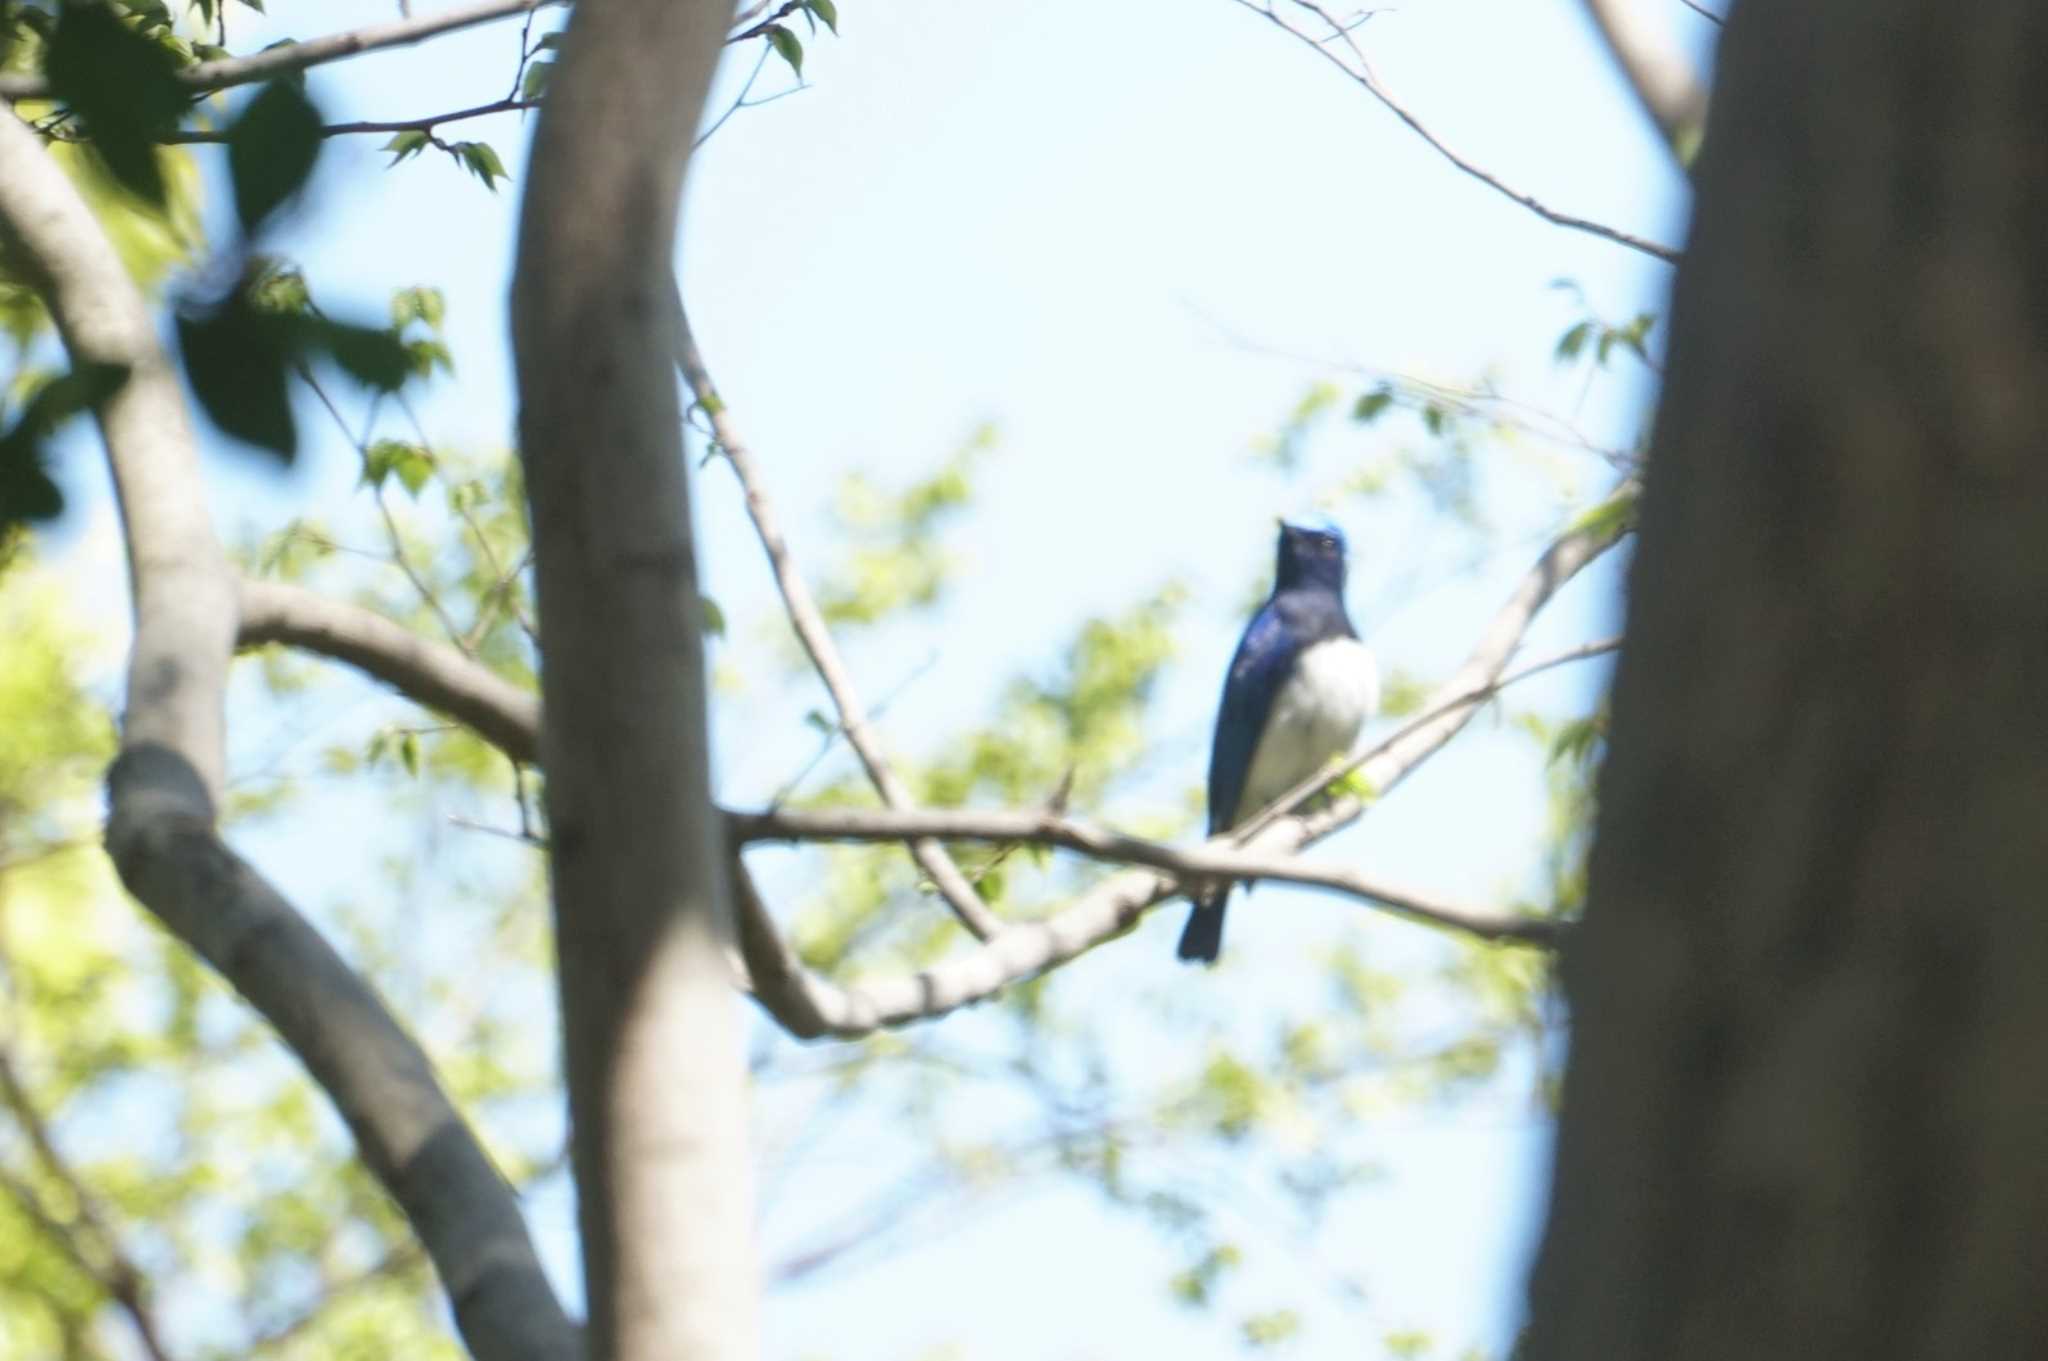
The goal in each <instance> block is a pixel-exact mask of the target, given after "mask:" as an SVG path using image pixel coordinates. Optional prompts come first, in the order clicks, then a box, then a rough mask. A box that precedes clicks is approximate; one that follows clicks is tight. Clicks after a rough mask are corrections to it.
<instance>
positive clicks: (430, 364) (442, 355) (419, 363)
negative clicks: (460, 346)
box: [405, 340, 455, 378]
mask: <svg viewBox="0 0 2048 1361" xmlns="http://www.w3.org/2000/svg"><path fill="white" fill-rule="evenodd" d="M405 353H406V362H407V363H408V364H410V365H411V366H412V372H413V376H414V377H415V378H431V377H433V374H434V370H435V369H440V370H441V371H442V372H443V373H453V372H455V359H454V357H453V356H451V355H450V354H449V353H448V347H447V346H446V345H444V344H442V343H441V342H440V341H438V340H408V341H406V342H405Z"/></svg>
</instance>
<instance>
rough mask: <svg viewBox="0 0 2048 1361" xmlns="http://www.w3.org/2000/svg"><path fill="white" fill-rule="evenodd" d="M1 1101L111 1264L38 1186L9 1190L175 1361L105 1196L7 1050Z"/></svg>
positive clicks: (162, 1357) (148, 1342)
mask: <svg viewBox="0 0 2048 1361" xmlns="http://www.w3.org/2000/svg"><path fill="white" fill-rule="evenodd" d="M0 1103H4V1104H5V1105H6V1107H7V1108H8V1109H9V1110H11V1111H13V1112H14V1118H15V1119H16V1120H18V1121H20V1122H21V1127H22V1130H23V1131H24V1132H25V1133H26V1134H27V1135H28V1141H29V1146H30V1147H31V1148H33V1149H34V1150H35V1153H36V1159H37V1161H39V1162H41V1163H42V1165H43V1170H44V1171H46V1172H48V1173H49V1174H50V1175H51V1176H52V1177H54V1178H55V1179H56V1180H57V1182H58V1183H59V1184H60V1185H62V1186H63V1188H64V1191H65V1194H66V1195H68V1196H69V1197H70V1199H71V1204H72V1212H73V1214H74V1215H75V1216H76V1218H77V1222H78V1223H79V1224H81V1225H83V1226H84V1228H85V1230H86V1231H87V1233H88V1234H89V1235H90V1236H91V1237H92V1238H93V1240H94V1241H95V1242H96V1243H97V1245H98V1251H99V1255H100V1256H101V1257H103V1258H105V1259H106V1260H105V1263H104V1264H103V1265H102V1264H100V1263H96V1262H94V1261H93V1260H92V1259H91V1257H90V1255H89V1254H87V1252H86V1251H85V1248H84V1246H83V1245H82V1244H80V1243H79V1242H78V1241H77V1239H76V1237H75V1236H74V1235H73V1234H72V1232H71V1227H70V1226H69V1225H66V1224H62V1223H59V1222H58V1221H57V1220H56V1219H55V1218H54V1217H53V1216H52V1215H50V1213H49V1212H48V1211H47V1210H46V1209H45V1208H44V1206H43V1203H42V1199H41V1197H39V1196H37V1195H36V1193H35V1190H34V1188H33V1187H31V1186H28V1185H26V1184H21V1183H12V1182H10V1185H9V1188H8V1189H9V1190H11V1191H12V1192H13V1193H14V1197H15V1199H16V1200H18V1201H20V1202H21V1206H22V1209H23V1210H24V1211H26V1212H27V1213H28V1214H30V1215H32V1216H33V1217H35V1218H36V1219H37V1220H39V1221H40V1222H41V1224H42V1228H43V1231H44V1232H45V1233H46V1234H48V1235H49V1236H50V1237H51V1238H52V1239H54V1240H55V1241H56V1242H57V1244H58V1245H59V1246H60V1247H61V1248H62V1249H63V1250H64V1252H65V1254H66V1255H67V1256H69V1257H70V1258H71V1260H72V1263H73V1264H74V1265H75V1266H77V1267H78V1269H79V1270H80V1271H83V1272H84V1273H85V1274H86V1275H88V1276H90V1277H92V1278H93V1280H95V1281H97V1282H98V1283H99V1287H100V1289H102V1290H104V1291H106V1292H107V1295H108V1297H109V1298H110V1299H112V1300H113V1301H114V1303H116V1304H117V1305H119V1306H120V1307H121V1311H122V1312H123V1313H125V1314H127V1315H128V1318H129V1321H130V1322H131V1323H133V1324H134V1325H135V1333H136V1337H137V1339H138V1340H139V1341H140V1342H141V1343H142V1349H143V1351H144V1352H146V1353H148V1355H149V1357H150V1361H169V1356H170V1353H168V1352H167V1351H165V1350H164V1345H163V1339H162V1335H161V1332H160V1330H159V1329H158V1327H157V1322H156V1316H155V1314H154V1313H153V1312H152V1311H151V1309H150V1307H149V1300H148V1292H147V1289H146V1286H147V1282H146V1280H145V1278H144V1277H143V1274H142V1272H141V1270H140V1269H139V1268H138V1267H137V1266H136V1265H135V1260H134V1259H133V1258H131V1257H130V1256H129V1255H128V1253H127V1251H126V1250H125V1249H123V1248H122V1246H121V1239H120V1236H119V1235H118V1234H116V1233H115V1232H114V1230H113V1227H112V1226H111V1225H110V1224H108V1223H107V1221H106V1217H105V1216H104V1215H103V1214H102V1213H101V1212H100V1206H99V1197H98V1196H96V1195H94V1194H93V1192H92V1189H91V1188H90V1187H88V1186H87V1185H86V1184H85V1183H84V1181H83V1180H81V1179H80V1178H79V1175H78V1174H77V1173H76V1172H75V1171H73V1170H72V1168H71V1164H70V1163H68V1162H66V1161H65V1159H64V1155H63V1154H62V1153H60V1152H59V1151H58V1149H57V1142H56V1140H55V1139H53V1138H52V1137H51V1136H50V1127H49V1125H48V1123H47V1122H45V1121H44V1119H43V1113H42V1112H41V1111H40V1110H38V1109H37V1108H36V1104H35V1101H34V1099H33V1098H31V1097H30V1096H29V1094H28V1090H27V1088H25V1087H23V1086H22V1084H21V1078H20V1076H19V1075H18V1074H16V1072H15V1071H14V1063H13V1061H12V1060H11V1059H10V1058H9V1057H8V1056H7V1054H6V1053H5V1052H0Z"/></svg>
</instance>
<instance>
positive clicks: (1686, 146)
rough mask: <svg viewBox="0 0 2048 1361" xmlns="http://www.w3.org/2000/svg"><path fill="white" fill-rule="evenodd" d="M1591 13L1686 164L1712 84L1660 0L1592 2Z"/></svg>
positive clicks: (1663, 133)
mask: <svg viewBox="0 0 2048 1361" xmlns="http://www.w3.org/2000/svg"><path fill="white" fill-rule="evenodd" d="M1586 11H1587V13H1588V14H1589V15H1591V16H1592V19H1593V25H1594V27H1595V28H1596V29H1598V30H1599V33H1600V37H1601V39H1602V40H1603V41H1604V42H1605V43H1606V44H1607V51H1608V53H1609V54H1610V55H1612V56H1613V58H1614V63H1615V65H1616V66H1618V67H1620V68H1621V75H1622V79H1624V80H1626V81H1627V82H1628V87H1629V90H1630V91H1631V92H1632V93H1633V94H1634V95H1635V97H1636V102H1637V103H1639V104H1641V105H1642V108H1643V112H1644V113H1645V114H1647V115H1649V118H1650V121H1651V122H1652V123H1654V124H1656V126H1657V131H1658V133H1659V134H1660V135H1661V136H1662V137H1663V138H1664V143H1665V145H1666V146H1668V147H1670V148H1671V151H1672V154H1673V155H1674V156H1676V157H1677V158H1678V159H1679V162H1680V163H1681V164H1683V163H1684V162H1686V161H1687V160H1689V159H1690V158H1691V156H1692V153H1693V150H1694V148H1696V147H1697V146H1698V145H1699V138H1700V130H1701V128H1702V127H1703V126H1704V125H1705V123H1706V119H1707V86H1706V82H1705V81H1704V80H1702V79H1701V78H1700V73H1699V71H1698V70H1697V69H1695V68H1694V66H1693V63H1692V59H1691V58H1690V57H1689V56H1687V55H1686V53H1685V50H1684V49H1683V48H1682V47H1680V46H1679V44H1678V37H1677V35H1676V34H1675V33H1674V32H1673V31H1672V26H1671V23H1670V8H1669V6H1667V5H1663V4H1661V3H1658V0H1586Z"/></svg>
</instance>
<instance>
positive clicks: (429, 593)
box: [298, 366, 472, 654]
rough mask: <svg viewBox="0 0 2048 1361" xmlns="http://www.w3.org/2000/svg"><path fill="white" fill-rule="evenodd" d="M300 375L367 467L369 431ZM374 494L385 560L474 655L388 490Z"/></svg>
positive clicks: (450, 636)
mask: <svg viewBox="0 0 2048 1361" xmlns="http://www.w3.org/2000/svg"><path fill="white" fill-rule="evenodd" d="M298 373H299V377H300V378H301V379H303V380H304V381H305V384H306V386H307V387H309V388H311V389H313V395H314V396H316V397H318V398H319V399H320V405H322V406H324V407H326V408H327V414H328V415H329V416H332V417H333V418H334V424H335V426H336V427H337V428H338V429H340V431H341V437H342V438H343V439H345V440H347V441H348V442H349V443H350V444H351V445H353V446H354V447H355V451H356V456H357V457H358V458H361V459H363V460H364V461H365V462H366V463H367V461H368V459H369V457H370V440H369V434H368V431H367V430H366V431H365V432H364V434H363V435H362V436H361V437H358V436H356V435H354V434H352V433H350V431H349V428H348V421H347V420H346V419H345V418H344V417H343V416H342V414H341V408H340V407H338V406H336V405H335V404H334V399H333V398H331V397H329V396H328V395H327V389H325V388H323V387H322V386H320V380H319V379H317V378H315V377H314V376H313V373H312V370H310V369H307V368H305V367H303V366H301V367H300V369H299V370H298ZM370 493H371V498H372V499H373V500H375V501H376V503H377V513H378V514H379V515H381V516H382V517H383V518H384V534H385V537H386V538H387V539H388V540H389V541H390V543H391V556H390V557H389V558H384V559H382V560H383V561H386V562H389V563H391V564H392V565H394V566H395V567H397V568H398V570H399V571H401V572H403V573H405V579H406V580H407V581H409V582H411V583H412V587H413V589H414V590H415V591H417V592H419V597H420V599H421V600H423V601H425V602H426V606H427V608H428V609H430V610H432V611H433V613H434V618H436V619H438V620H439V621H440V622H441V628H442V631H443V632H445V633H446V634H447V635H448V640H449V641H450V642H452V643H454V644H455V646H456V647H458V648H460V649H461V650H462V651H463V652H464V653H465V654H467V653H469V652H471V651H472V649H471V648H469V647H467V646H465V645H464V641H463V633H462V630H461V629H459V628H457V627H456V626H455V620H454V618H453V616H451V615H450V614H449V613H448V611H447V609H446V608H444V607H443V606H442V604H441V598H440V597H439V596H437V595H435V594H434V591H433V588H432V587H430V586H428V585H427V582H426V579H425V578H424V577H422V576H421V575H420V574H419V570H418V569H417V568H415V567H414V566H413V565H412V558H411V556H410V555H409V554H408V553H407V552H406V551H405V541H404V537H403V536H402V535H401V534H400V533H399V531H398V520H397V518H396V517H394V516H393V515H392V513H391V507H390V505H389V504H388V503H386V502H385V500H384V488H383V487H382V486H375V487H372V488H370Z"/></svg>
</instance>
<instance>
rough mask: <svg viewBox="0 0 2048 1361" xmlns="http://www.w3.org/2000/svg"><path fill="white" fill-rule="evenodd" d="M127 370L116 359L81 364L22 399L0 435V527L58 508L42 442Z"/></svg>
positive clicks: (101, 397) (100, 398)
mask: <svg viewBox="0 0 2048 1361" xmlns="http://www.w3.org/2000/svg"><path fill="white" fill-rule="evenodd" d="M127 376H128V370H127V369H126V368H124V367H122V366H121V365H119V364H82V365H79V366H78V367H76V368H74V369H72V370H71V372H69V373H67V374H64V375H62V376H60V377H56V378H52V379H50V380H49V381H48V382H46V383H44V384H43V385H42V386H41V387H40V388H38V389H37V390H36V392H35V395H34V396H32V397H30V398H29V399H28V402H27V404H26V405H25V406H23V408H22V412H21V416H20V417H19V418H18V419H17V420H16V421H15V422H14V428H13V429H11V430H9V431H8V432H7V433H6V434H5V435H0V531H5V530H7V529H9V528H11V527H13V526H14V525H17V524H20V523H22V522H24V521H31V520H49V519H52V518H54V517H55V516H56V515H57V514H58V513H60V512H61V511H62V510H63V509H64V496H63V493H62V492H60V491H59V490H58V488H57V484H56V483H55V482H53V481H52V480H51V479H50V476H49V474H48V473H47V472H46V471H45V470H44V458H43V442H44V441H45V440H47V439H48V438H49V437H50V435H51V434H52V433H53V432H54V431H55V430H56V429H57V427H58V426H60V425H62V424H63V423H64V422H65V421H67V420H70V419H71V418H72V417H73V416H75V415H77V414H79V413H80V412H82V411H89V410H93V409H95V408H97V407H98V406H99V405H100V403H102V402H104V401H106V400H107V398H109V397H111V396H113V395H114V391H115V389H117V388H119V387H120V386H121V384H122V382H123V381H124V380H125V379H126V378H127Z"/></svg>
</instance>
